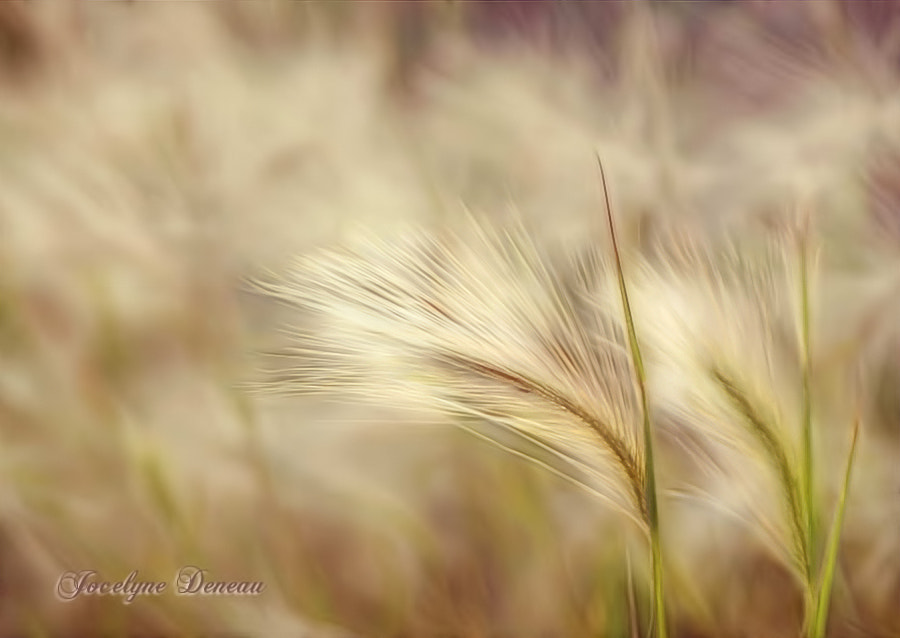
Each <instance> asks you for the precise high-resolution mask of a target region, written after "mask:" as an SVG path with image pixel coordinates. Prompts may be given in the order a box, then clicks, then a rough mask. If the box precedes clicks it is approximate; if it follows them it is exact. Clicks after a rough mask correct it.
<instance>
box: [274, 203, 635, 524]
mask: <svg viewBox="0 0 900 638" xmlns="http://www.w3.org/2000/svg"><path fill="white" fill-rule="evenodd" d="M510 228H511V229H510V230H503V229H501V228H499V227H497V226H495V225H491V224H488V223H485V222H476V221H475V220H474V219H470V220H469V221H468V222H467V223H465V224H461V225H458V226H456V227H453V228H451V227H442V228H433V229H431V230H413V231H411V232H410V233H408V234H406V235H405V236H399V237H396V238H394V239H391V240H384V239H372V238H368V237H362V238H360V240H359V241H358V242H356V243H355V244H353V245H351V246H347V247H344V248H339V249H336V250H330V251H325V252H322V253H319V254H316V255H313V256H310V257H306V258H301V259H300V260H299V261H298V262H297V263H296V265H295V267H294V268H293V269H292V270H291V271H290V273H289V274H288V276H287V277H286V278H285V279H283V280H278V281H275V282H273V283H269V284H264V285H263V286H264V288H265V289H266V290H268V291H269V292H270V293H271V294H273V295H275V296H277V297H279V298H281V299H283V300H285V301H287V302H289V303H290V304H292V305H295V306H298V307H299V308H301V309H305V310H307V311H313V313H314V314H315V315H317V321H316V324H315V327H314V328H313V329H309V330H307V329H294V330H291V331H290V334H289V337H290V338H291V341H292V344H291V345H290V346H288V347H287V348H286V349H285V351H284V353H283V354H285V355H287V356H288V357H289V358H290V359H289V360H290V364H289V365H287V366H286V367H285V368H284V369H283V370H282V377H281V383H279V384H277V387H280V388H281V389H282V390H284V391H286V392H294V393H301V394H308V393H323V392H324V393H332V394H337V395H338V396H340V395H341V394H342V393H343V394H344V395H345V396H346V394H347V393H349V394H350V395H354V396H356V397H361V398H363V399H365V400H374V401H388V402H390V403H391V404H392V405H394V406H395V407H398V406H399V407H409V408H412V409H420V410H421V409H425V410H431V411H432V414H433V415H435V416H436V417H439V418H443V419H446V418H449V419H450V420H451V421H452V422H453V423H455V424H457V425H461V426H463V427H467V428H473V429H474V430H475V431H476V432H477V433H478V434H480V435H481V436H486V437H488V438H489V439H491V440H492V441H494V442H495V443H498V444H500V445H502V446H504V447H510V448H513V449H521V445H522V444H523V443H524V444H527V445H528V446H530V449H531V450H532V451H531V452H530V453H527V454H526V456H529V458H531V460H533V461H535V462H539V463H541V464H542V465H545V466H546V467H548V468H551V469H553V470H554V471H556V472H558V473H561V474H563V475H565V476H567V477H569V478H570V479H571V480H574V481H575V482H577V483H579V484H581V485H582V486H584V487H586V488H588V489H589V490H591V491H592V492H594V493H595V494H597V495H600V496H602V498H603V499H604V500H605V501H606V502H608V503H610V504H612V505H614V506H615V507H616V508H617V509H618V510H619V511H621V512H624V513H625V514H626V515H628V516H629V517H631V518H632V519H633V520H635V521H636V522H638V523H639V525H640V527H641V528H644V529H645V527H646V520H647V503H646V501H645V487H646V486H645V480H646V479H645V474H644V469H643V454H644V450H643V446H642V442H641V438H640V437H641V432H640V408H639V405H638V403H637V402H638V397H637V395H636V388H635V386H634V381H633V380H632V379H633V377H632V373H631V364H630V359H629V356H628V351H627V342H626V341H625V339H626V337H625V335H624V326H623V325H622V322H621V321H620V320H618V319H617V318H616V317H615V316H614V315H611V314H610V313H607V312H604V311H603V310H602V309H599V308H597V306H596V305H595V304H593V303H591V301H590V296H591V295H592V294H595V292H596V291H595V287H596V286H597V285H598V284H599V283H600V282H601V281H602V279H603V277H602V272H603V271H604V270H605V269H606V268H607V267H608V266H607V265H606V264H604V261H603V257H602V255H601V254H600V253H598V252H596V251H595V250H593V249H591V248H587V249H585V250H584V251H582V252H581V253H580V254H579V256H578V257H573V256H572V255H571V253H569V254H566V252H565V251H561V250H559V249H557V250H555V251H554V250H553V249H552V248H548V247H547V246H542V245H541V244H540V243H539V242H538V241H537V240H536V239H535V238H534V236H533V235H532V234H531V233H530V232H529V231H528V229H527V227H526V226H525V225H524V224H523V223H514V224H512V225H511V226H510ZM480 424H482V425H480ZM483 424H489V427H487V428H485V427H484V426H483ZM520 453H521V452H520Z"/></svg>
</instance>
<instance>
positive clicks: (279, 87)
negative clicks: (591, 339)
mask: <svg viewBox="0 0 900 638" xmlns="http://www.w3.org/2000/svg"><path fill="white" fill-rule="evenodd" d="M898 6H900V5H897V4H896V3H891V2H853V1H846V2H824V1H823V2H810V3H802V2H785V3H773V2H754V1H736V2H696V3H687V2H685V3H681V2H678V3H666V2H656V3H653V2H649V3H644V2H633V3H630V2H623V3H620V2H487V1H483V2H475V1H473V2H417V3H416V2H405V3H401V2H397V3H387V2H356V3H349V2H347V3H345V2H336V3H326V2H287V1H270V0H255V1H253V2H249V1H245V2H215V3H188V2H121V3H80V2H65V1H60V2H53V3H37V2H31V3H26V2H18V1H16V0H9V1H7V2H3V3H2V4H0V76H2V80H0V82H2V84H0V356H2V361H3V365H2V366H0V436H2V439H0V472H2V474H0V635H3V636H11V637H12V636H26V635H28V636H60V637H68V636H194V635H206V636H209V635H236V636H238V635H239V636H285V637H288V636H309V637H311V638H312V637H315V638H318V637H320V636H321V637H327V636H397V637H400V636H404V637H412V636H419V637H428V636H435V637H437V636H440V637H460V638H461V637H463V636H466V637H471V636H523V637H524V636H535V637H537V636H547V637H551V636H552V637H556V636H629V635H634V634H632V633H631V632H632V631H646V630H647V628H646V627H640V628H635V627H633V626H631V624H630V623H631V621H630V614H629V611H628V607H629V604H628V597H629V591H630V588H629V586H628V583H627V580H628V578H627V571H626V569H625V562H624V560H623V556H624V553H625V548H626V547H630V546H631V545H632V544H633V540H632V539H630V538H629V537H628V534H627V533H626V532H624V531H623V528H622V526H621V524H620V523H619V522H618V521H616V520H615V517H614V516H612V515H611V514H610V513H609V512H606V511H604V509H603V507H602V506H600V505H598V504H597V503H595V502H594V501H592V500H591V499H590V498H589V497H588V496H584V495H582V494H581V493H579V492H576V491H573V489H572V488H571V487H570V486H568V485H567V484H566V483H564V482H562V481H560V480H559V479H557V478H555V477H552V476H548V475H546V474H544V473H542V472H540V471H539V470H537V469H534V468H532V467H531V466H530V465H528V464H526V463H524V462H522V461H521V460H519V459H516V458H514V457H510V456H508V455H504V454H502V453H501V452H499V451H497V450H495V449H493V448H491V447H489V446H487V445H486V444H484V443H482V442H480V441H478V440H477V439H473V438H472V437H469V436H467V435H465V434H463V433H460V432H457V431H454V430H447V429H446V428H441V427H437V426H431V425H423V424H422V422H421V421H422V419H420V418H417V417H416V415H415V414H412V415H411V414H409V413H408V412H399V411H393V410H386V409H384V410H373V409H371V408H369V407H362V406H357V405H354V404H352V403H347V404H340V405H332V404H325V403H322V402H319V401H314V400H312V399H286V398H285V399H274V398H270V397H258V396H254V395H252V394H250V393H248V392H247V391H245V390H244V389H242V388H243V387H244V384H245V383H246V382H247V381H248V380H249V379H252V378H254V376H255V375H256V370H257V367H258V366H259V365H260V363H261V359H262V357H261V354H262V353H264V352H266V351H269V350H271V349H276V348H278V347H279V345H280V343H281V339H282V336H281V335H280V333H279V332H278V326H279V324H280V322H281V321H282V320H283V319H284V318H285V313H287V312H288V311H287V310H285V309H283V308H281V307H280V306H278V305H276V304H273V303H272V302H271V301H269V300H267V299H265V298H263V297H260V296H258V295H256V294H255V293H253V292H250V291H249V289H248V287H247V286H246V281H247V280H248V279H249V278H253V277H256V276H259V275H261V274H263V273H266V272H269V271H275V272H278V271H280V270H281V269H282V268H283V267H284V264H285V263H286V262H287V260H288V259H290V257H292V256H293V255H296V254H301V253H304V252H305V251H309V250H311V249H314V248H316V247H319V246H322V245H328V244H330V243H333V242H336V241H340V240H342V239H343V238H345V237H348V236H353V235H356V234H359V233H372V232H379V233H385V232H388V233H389V232H390V231H391V229H394V228H402V227H405V225H407V224H409V223H412V222H422V223H440V222H443V221H447V220H449V219H451V218H459V217H461V216H462V214H463V212H464V210H465V209H468V210H471V211H472V212H473V214H475V215H478V216H486V217H491V218H494V219H497V220H503V219H505V218H506V217H507V216H508V215H510V212H509V211H510V210H511V209H512V208H515V209H516V210H518V211H519V213H520V214H521V215H522V216H523V217H524V218H525V219H527V220H528V221H529V223H530V224H533V226H534V227H535V228H538V229H540V232H541V233H542V236H544V237H545V238H546V240H547V241H548V242H550V243H557V244H560V245H563V246H564V245H565V242H567V241H569V240H571V239H573V238H579V237H582V236H584V233H585V232H586V229H587V228H589V227H590V226H591V224H592V223H594V221H595V220H596V216H597V215H599V214H601V206H600V204H601V199H600V191H599V187H598V180H597V175H596V164H595V161H594V155H593V154H594V152H595V150H599V151H600V153H601V154H602V156H603V160H604V163H605V165H606V166H607V170H608V173H609V177H610V182H611V184H612V185H613V191H614V196H615V200H616V202H615V203H616V211H617V214H618V215H619V216H620V219H621V222H620V223H621V228H622V233H623V235H624V240H625V241H626V243H627V244H628V245H629V247H630V250H633V251H636V252H638V253H640V254H645V255H648V256H650V255H652V253H653V250H654V245H655V244H654V238H655V237H657V236H661V235H663V234H664V233H665V232H667V231H668V230H670V229H673V228H677V229H683V230H686V231H687V232H688V233H690V234H692V235H694V236H696V237H697V238H698V241H701V242H709V243H710V244H712V245H714V244H715V242H716V241H717V240H718V238H720V237H722V236H723V235H728V236H730V235H739V236H741V237H745V238H747V237H749V238H752V237H756V236H763V234H764V233H765V232H766V231H767V229H770V228H772V227H778V226H779V225H782V224H785V223H787V221H786V220H789V219H790V218H791V216H792V215H793V214H794V212H795V209H796V207H797V206H801V207H803V208H805V209H809V210H812V211H814V216H815V220H816V227H817V229H818V230H819V232H820V233H821V240H822V243H823V249H822V257H821V271H822V280H823V282H822V284H821V286H820V288H819V293H818V294H819V298H818V299H817V304H818V305H817V308H818V311H817V312H816V313H815V322H816V323H815V343H816V344H817V345H818V347H819V348H820V350H819V353H820V354H819V357H820V358H822V359H824V360H826V361H828V362H829V363H831V364H832V368H829V369H833V370H836V372H835V373H834V374H832V375H830V376H829V375H825V374H823V375H822V378H817V379H816V383H817V384H818V385H817V396H819V397H821V403H820V404H818V405H817V412H818V413H820V414H821V415H822V421H823V423H825V424H826V425H827V426H829V428H830V429H829V428H824V429H823V431H822V434H821V437H820V439H819V440H820V445H821V447H822V450H820V452H821V458H823V459H824V461H822V462H820V466H821V467H822V468H823V469H822V472H823V474H825V475H826V476H824V477H822V480H823V489H824V490H825V492H826V493H828V494H834V492H835V490H836V486H837V484H838V481H839V476H838V475H839V474H840V468H841V467H842V458H843V456H842V454H843V453H844V449H845V448H844V445H845V440H846V437H845V433H846V430H845V429H841V428H842V427H843V425H842V424H846V423H848V422H849V419H850V415H849V413H848V411H847V410H848V409H847V406H846V404H845V403H843V402H842V401H841V397H843V396H844V394H843V392H844V390H843V389H842V388H843V385H844V383H845V377H844V376H842V374H841V371H843V370H844V369H846V368H847V367H849V366H850V365H851V364H850V363H849V362H850V361H856V360H861V361H862V362H863V364H862V365H863V369H864V371H865V376H864V378H865V392H864V400H865V406H864V407H865V417H866V419H865V421H866V430H865V434H864V438H863V441H862V443H861V450H860V460H859V462H858V475H857V477H856V478H855V479H854V484H853V489H852V493H851V501H850V504H849V506H848V513H847V522H846V531H845V537H844V543H843V553H842V560H841V568H842V574H841V576H840V577H839V582H838V585H837V589H836V593H835V597H834V601H833V605H834V610H833V614H832V624H831V628H832V631H831V635H834V636H897V635H900V617H898V611H897V609H898V607H897V600H898V598H900V540H898V535H897V533H896V532H897V529H898V528H900V474H898V466H900V464H898V460H900V459H898V457H900V330H898V327H900V92H898V88H900V87H898V76H900V30H898V24H900V22H898V19H900V11H898ZM653 308H654V306H653V303H652V301H651V302H648V306H647V312H648V313H652V312H654V310H653ZM832 426H833V427H832ZM830 474H833V475H834V476H833V477H829V476H828V475H830ZM723 489H725V488H723ZM663 507H664V509H665V508H668V511H667V515H666V516H667V519H666V520H668V521H669V523H668V525H667V529H666V530H665V534H666V535H667V545H668V546H669V547H674V548H677V551H673V552H672V554H671V556H672V558H671V559H669V560H670V561H671V563H672V566H671V567H670V568H669V569H670V571H671V573H672V575H671V576H670V577H669V587H670V589H671V591H670V593H669V600H670V604H672V609H671V612H670V613H671V615H672V618H671V624H672V634H673V635H676V636H685V637H688V636H772V637H775V636H794V635H797V627H798V622H799V614H800V602H801V601H800V592H799V591H797V589H796V587H795V585H794V584H793V583H792V581H791V580H790V578H789V576H788V574H787V573H786V571H785V570H784V568H783V567H781V566H780V565H779V564H778V563H777V561H774V560H773V559H772V558H771V557H769V556H768V555H767V554H766V552H765V551H764V550H763V548H762V547H760V545H759V543H758V542H756V541H755V540H754V539H753V537H752V535H750V534H749V533H748V532H747V531H746V530H744V529H743V528H741V527H739V526H736V525H734V523H733V522H732V521H730V520H728V519H727V518H725V517H721V516H717V515H715V513H710V512H708V511H706V510H702V509H694V508H691V507H688V506H684V505H680V504H676V503H670V504H668V505H666V504H665V503H664V504H663ZM641 552H642V550H641V549H640V548H634V547H632V555H633V557H635V560H636V561H637V565H638V567H636V568H635V570H634V578H635V580H636V582H635V584H634V589H635V590H636V593H637V595H636V604H637V605H638V606H639V607H640V608H641V610H640V612H641V613H639V614H638V617H640V618H646V617H647V614H646V613H645V611H646V610H645V609H644V607H645V606H646V604H647V602H646V601H647V597H648V583H646V582H644V580H643V577H642V574H644V573H646V570H645V569H642V568H641V567H642V565H641V564H640V561H642V560H644V559H643V558H641V556H642V554H641ZM191 563H192V564H202V565H204V566H206V567H208V568H209V569H210V570H211V571H212V572H213V573H214V574H215V575H216V576H220V577H222V578H228V579H251V580H263V581H265V582H266V583H267V585H268V589H267V591H266V593H265V594H264V595H262V596H260V597H257V598H223V597H219V598H181V597H177V596H173V595H164V596H161V597H159V598H156V599H147V598H143V599H139V600H138V601H136V602H135V603H134V604H132V605H130V606H124V605H122V604H121V600H120V599H118V598H113V599H95V598H94V599H91V598H87V599H80V600H78V601H75V602H71V603H62V602H60V601H59V600H57V598H56V597H55V594H54V589H55V585H56V580H57V578H58V577H59V575H60V574H61V573H62V572H63V571H65V570H69V569H72V570H79V569H96V570H98V571H99V572H100V573H101V574H104V575H107V576H108V577H109V578H110V579H120V578H124V576H126V575H127V574H128V572H129V571H131V570H132V569H138V570H139V571H140V572H141V574H142V575H145V576H146V577H147V578H154V579H159V580H171V578H172V575H173V574H174V573H175V571H176V570H177V569H178V567H180V566H181V565H184V564H191Z"/></svg>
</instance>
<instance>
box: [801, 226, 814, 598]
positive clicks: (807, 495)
mask: <svg viewBox="0 0 900 638" xmlns="http://www.w3.org/2000/svg"><path fill="white" fill-rule="evenodd" d="M809 315H810V311H809V257H808V243H807V229H806V228H804V229H802V230H801V234H800V340H801V357H802V359H801V367H802V376H803V379H802V383H803V398H802V401H803V405H802V415H801V418H802V427H803V432H802V437H803V440H802V461H801V463H802V466H801V471H802V488H803V507H804V514H805V521H804V523H805V526H806V548H807V551H808V552H809V556H808V559H807V561H806V564H807V566H809V568H810V569H811V566H812V565H813V563H814V557H815V553H816V546H817V543H816V540H817V539H816V520H815V508H814V507H813V503H814V501H813V484H814V477H813V458H812V390H811V387H810V376H811V373H810V369H811V364H810V317H809ZM806 577H807V580H808V581H809V582H810V583H811V582H812V574H811V572H809V571H808V572H807V574H806Z"/></svg>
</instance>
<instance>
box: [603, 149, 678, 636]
mask: <svg viewBox="0 0 900 638" xmlns="http://www.w3.org/2000/svg"><path fill="white" fill-rule="evenodd" d="M597 164H598V166H599V167H600V180H601V181H602V183H603V197H604V201H605V205H606V219H607V221H608V222H609V234H610V238H611V240H612V246H613V255H614V257H615V266H616V278H617V280H618V283H619V294H620V295H621V297H622V308H623V310H624V314H625V324H626V326H627V328H628V345H629V347H630V349H631V358H632V362H633V366H634V367H633V369H634V376H635V380H636V381H637V386H638V391H639V392H640V395H641V396H640V399H641V415H642V420H643V435H644V477H645V481H646V482H645V490H646V502H647V513H646V516H647V526H648V527H649V529H650V552H651V557H652V562H653V609H654V613H655V618H656V635H657V638H666V637H667V636H668V631H667V628H666V605H665V594H664V590H663V568H662V548H661V546H660V530H659V510H658V506H657V497H656V472H655V468H654V465H653V431H652V427H651V423H650V405H649V401H648V400H647V375H646V372H645V370H644V360H643V357H642V356H641V347H640V344H639V343H638V339H637V333H636V332H635V329H634V318H633V316H632V314H631V305H630V303H629V302H628V288H627V286H626V285H625V273H624V271H623V269H622V256H621V254H620V252H619V241H618V238H617V237H616V225H615V222H614V220H613V214H612V206H610V202H609V188H608V187H607V184H606V173H605V172H604V170H603V162H602V160H601V159H600V156H599V155H598V156H597Z"/></svg>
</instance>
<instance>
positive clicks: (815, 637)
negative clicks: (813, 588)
mask: <svg viewBox="0 0 900 638" xmlns="http://www.w3.org/2000/svg"><path fill="white" fill-rule="evenodd" d="M859 421H860V418H859V414H857V416H856V418H855V419H854V423H853V434H852V438H851V439H850V451H849V453H848V454H847V467H846V469H845V470H844V480H843V483H842V484H841V493H840V496H839V497H838V502H837V509H836V510H835V513H834V520H833V522H832V524H831V531H830V533H829V535H828V546H827V548H826V550H825V557H824V563H823V565H822V572H821V576H820V579H819V583H818V590H817V592H816V601H815V612H814V614H815V615H814V618H813V621H812V628H811V629H810V631H809V637H810V638H824V636H825V630H826V629H827V627H828V611H829V608H830V603H831V588H832V584H833V583H834V572H835V569H836V567H837V557H838V550H839V548H840V541H841V529H842V527H843V524H844V511H845V509H846V505H847V492H848V491H849V487H850V475H851V473H852V472H853V461H854V459H855V458H856V443H857V441H858V439H859Z"/></svg>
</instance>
